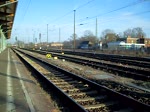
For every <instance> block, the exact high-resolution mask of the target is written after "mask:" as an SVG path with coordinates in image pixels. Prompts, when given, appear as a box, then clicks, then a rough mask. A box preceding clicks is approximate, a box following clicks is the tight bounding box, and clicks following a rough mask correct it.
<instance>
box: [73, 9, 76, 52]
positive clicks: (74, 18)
mask: <svg viewBox="0 0 150 112" xmlns="http://www.w3.org/2000/svg"><path fill="white" fill-rule="evenodd" d="M73 11H74V44H73V45H74V51H75V46H76V43H75V39H76V37H75V33H76V30H75V28H76V27H75V16H76V10H73Z"/></svg>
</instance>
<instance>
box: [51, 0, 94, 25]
mask: <svg viewBox="0 0 150 112" xmlns="http://www.w3.org/2000/svg"><path fill="white" fill-rule="evenodd" d="M93 1H95V0H90V1H88V2H86V3H84V4H82V5H80V6H78V7H77V8H76V9H74V10H77V9H80V8H82V7H84V6H86V5H88V4H90V3H91V2H93ZM74 10H71V11H69V12H67V13H66V14H64V15H62V16H60V17H58V18H56V19H55V20H53V21H51V22H55V21H57V20H60V19H62V18H64V17H66V16H67V15H69V14H71V13H72V12H73V11H74Z"/></svg>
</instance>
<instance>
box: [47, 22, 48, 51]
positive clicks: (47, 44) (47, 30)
mask: <svg viewBox="0 0 150 112" xmlns="http://www.w3.org/2000/svg"><path fill="white" fill-rule="evenodd" d="M47 50H48V24H47Z"/></svg>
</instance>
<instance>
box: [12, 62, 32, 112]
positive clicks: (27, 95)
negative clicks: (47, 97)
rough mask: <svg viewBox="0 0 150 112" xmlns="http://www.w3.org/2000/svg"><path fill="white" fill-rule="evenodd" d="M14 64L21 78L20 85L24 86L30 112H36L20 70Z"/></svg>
mask: <svg viewBox="0 0 150 112" xmlns="http://www.w3.org/2000/svg"><path fill="white" fill-rule="evenodd" d="M13 62H14V60H13ZM14 64H15V68H16V71H17V75H18V77H19V78H20V83H21V85H22V89H23V92H24V94H25V97H26V100H27V103H28V105H29V108H30V112H35V109H34V106H33V104H32V100H31V98H30V96H29V94H28V92H27V90H26V88H25V85H24V83H23V81H22V80H21V74H20V71H19V70H18V68H17V65H16V63H15V62H14Z"/></svg>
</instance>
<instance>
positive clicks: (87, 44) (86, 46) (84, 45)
mask: <svg viewBox="0 0 150 112" xmlns="http://www.w3.org/2000/svg"><path fill="white" fill-rule="evenodd" d="M92 45H93V43H92V42H90V41H83V42H81V43H80V45H79V47H78V48H79V49H90V48H91V47H92Z"/></svg>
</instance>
